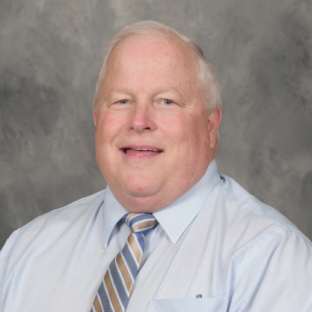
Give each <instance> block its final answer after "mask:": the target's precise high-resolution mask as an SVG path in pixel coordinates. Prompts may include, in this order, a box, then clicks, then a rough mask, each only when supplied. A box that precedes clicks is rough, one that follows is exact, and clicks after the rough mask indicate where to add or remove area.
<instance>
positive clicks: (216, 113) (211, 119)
mask: <svg viewBox="0 0 312 312" xmlns="http://www.w3.org/2000/svg"><path fill="white" fill-rule="evenodd" d="M221 119H222V110H221V108H216V109H214V110H213V111H211V112H210V113H209V115H208V129H209V139H210V148H211V149H214V148H215V147H216V144H217V133H218V129H219V125H220V122H221Z"/></svg>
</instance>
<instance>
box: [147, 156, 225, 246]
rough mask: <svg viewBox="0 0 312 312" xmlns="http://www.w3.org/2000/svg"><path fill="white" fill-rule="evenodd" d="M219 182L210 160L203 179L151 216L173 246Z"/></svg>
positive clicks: (215, 166)
mask: <svg viewBox="0 0 312 312" xmlns="http://www.w3.org/2000/svg"><path fill="white" fill-rule="evenodd" d="M219 181H220V176H219V174H218V168H217V163H216V161H215V160H212V162H211V163H210V164H209V166H208V169H207V171H206V172H205V174H204V175H203V177H202V178H201V179H200V180H199V181H198V182H197V183H196V184H195V185H194V186H193V187H192V188H191V189H189V190H188V191H187V192H186V193H185V194H183V195H182V196H181V197H180V198H178V199H177V200H175V201H174V202H173V203H171V204H170V205H168V206H167V207H165V208H163V209H161V210H159V211H157V212H155V213H154V214H153V215H154V216H155V218H156V219H157V221H158V222H159V224H160V225H161V227H162V228H163V230H164V231H165V232H166V234H167V235H168V237H169V238H170V241H171V242H172V243H173V244H175V243H176V242H177V241H178V239H179V238H180V237H181V235H182V234H183V232H184V231H185V230H186V228H187V227H188V225H189V224H190V223H191V222H192V221H193V219H194V218H195V217H196V216H197V214H198V212H199V210H200V208H201V206H202V204H203V203H204V201H205V199H206V198H207V196H208V195H209V194H210V192H211V191H212V189H213V188H214V186H215V185H216V184H217V183H218V182H219Z"/></svg>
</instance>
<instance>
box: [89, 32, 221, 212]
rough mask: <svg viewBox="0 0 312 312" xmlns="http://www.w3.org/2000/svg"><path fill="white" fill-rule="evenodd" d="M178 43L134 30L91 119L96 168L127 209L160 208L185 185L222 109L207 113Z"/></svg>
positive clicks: (208, 151) (200, 162)
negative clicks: (92, 120) (93, 124)
mask: <svg viewBox="0 0 312 312" xmlns="http://www.w3.org/2000/svg"><path fill="white" fill-rule="evenodd" d="M200 87H201V85H200V83H199V81H198V75H197V67H196V63H195V61H194V57H193V55H192V53H191V51H190V50H189V49H187V48H186V47H185V46H183V45H182V43H181V42H179V41H177V40H173V39H168V38H162V37H148V36H132V37H129V38H127V39H125V40H123V41H122V42H121V43H120V44H119V45H118V46H117V47H116V48H115V50H114V52H113V53H112V55H111V57H110V60H109V64H108V67H107V71H106V75H105V78H104V81H103V83H102V86H101V92H100V96H99V101H98V105H97V107H96V109H95V110H94V121H95V125H96V133H95V145H96V158H97V162H98V165H99V168H100V170H101V172H102V174H103V176H104V178H105V179H106V181H107V183H108V185H109V187H110V189H111V190H112V192H113V194H114V195H115V197H116V198H117V200H118V201H119V202H120V203H121V204H122V205H123V206H124V207H125V208H126V209H127V210H129V211H133V212H139V211H145V212H154V211H157V210H159V209H161V208H163V207H165V206H167V205H168V204H170V203H171V202H173V201H174V200H175V199H177V198H179V197H180V196H181V195H183V194H184V193H185V192H186V191H187V190H189V189H190V188H191V187H192V186H193V185H194V184H195V183H196V182H198V181H199V179H200V178H201V177H202V176H203V174H204V173H205V171H206V169H207V166H208V164H209V162H210V161H211V159H212V158H213V149H214V147H215V143H216V140H215V138H216V131H217V128H218V125H219V122H220V119H221V112H220V111H219V110H217V111H215V112H213V113H211V114H209V115H208V112H207V108H206V103H205V100H204V95H203V93H202V91H201V89H200Z"/></svg>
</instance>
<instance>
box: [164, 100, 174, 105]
mask: <svg viewBox="0 0 312 312" xmlns="http://www.w3.org/2000/svg"><path fill="white" fill-rule="evenodd" d="M163 101H164V103H165V104H167V105H170V104H172V103H173V101H171V100H168V99H164V100H163Z"/></svg>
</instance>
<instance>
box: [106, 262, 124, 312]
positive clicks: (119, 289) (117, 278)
mask: <svg viewBox="0 0 312 312" xmlns="http://www.w3.org/2000/svg"><path fill="white" fill-rule="evenodd" d="M109 273H110V275H111V277H112V282H113V285H114V288H115V290H116V293H117V296H118V298H119V301H120V303H121V305H122V307H123V309H124V310H125V306H126V304H127V301H128V294H127V292H126V288H125V285H124V283H123V280H122V277H121V275H120V273H119V269H118V267H117V263H116V258H115V259H114V261H112V263H111V264H110V266H109Z"/></svg>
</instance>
